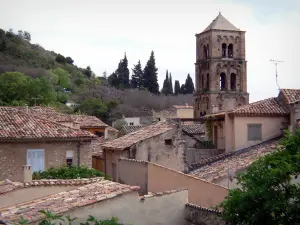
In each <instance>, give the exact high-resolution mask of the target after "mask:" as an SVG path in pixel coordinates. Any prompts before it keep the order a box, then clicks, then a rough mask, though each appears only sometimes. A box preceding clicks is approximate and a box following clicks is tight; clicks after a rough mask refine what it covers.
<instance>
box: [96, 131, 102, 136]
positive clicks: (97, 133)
mask: <svg viewBox="0 0 300 225" xmlns="http://www.w3.org/2000/svg"><path fill="white" fill-rule="evenodd" d="M94 134H95V135H97V136H98V137H103V136H104V133H103V132H100V131H95V133H94Z"/></svg>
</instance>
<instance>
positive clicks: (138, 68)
mask: <svg viewBox="0 0 300 225" xmlns="http://www.w3.org/2000/svg"><path fill="white" fill-rule="evenodd" d="M142 77H143V71H142V65H141V61H140V60H139V61H138V63H137V64H136V65H134V66H133V69H132V75H131V88H139V89H140V88H141V87H142V86H143V82H142Z"/></svg>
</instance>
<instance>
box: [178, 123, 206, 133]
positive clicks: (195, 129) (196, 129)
mask: <svg viewBox="0 0 300 225" xmlns="http://www.w3.org/2000/svg"><path fill="white" fill-rule="evenodd" d="M181 127H182V130H183V131H184V132H186V133H188V134H204V124H182V125H181Z"/></svg>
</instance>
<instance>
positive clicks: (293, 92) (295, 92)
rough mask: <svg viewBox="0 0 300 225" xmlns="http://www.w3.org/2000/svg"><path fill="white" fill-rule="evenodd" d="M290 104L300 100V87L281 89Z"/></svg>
mask: <svg viewBox="0 0 300 225" xmlns="http://www.w3.org/2000/svg"><path fill="white" fill-rule="evenodd" d="M280 91H281V92H282V94H283V95H284V97H285V98H286V100H287V102H288V104H292V103H295V102H297V101H300V89H280Z"/></svg>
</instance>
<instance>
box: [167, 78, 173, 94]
mask: <svg viewBox="0 0 300 225" xmlns="http://www.w3.org/2000/svg"><path fill="white" fill-rule="evenodd" d="M169 79H170V80H169V83H168V84H169V87H168V92H169V94H170V95H172V94H173V93H174V92H173V81H172V75H171V73H170V78H169Z"/></svg>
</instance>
